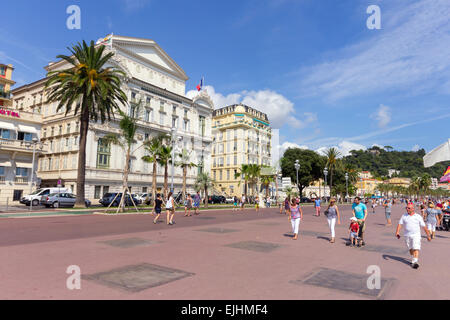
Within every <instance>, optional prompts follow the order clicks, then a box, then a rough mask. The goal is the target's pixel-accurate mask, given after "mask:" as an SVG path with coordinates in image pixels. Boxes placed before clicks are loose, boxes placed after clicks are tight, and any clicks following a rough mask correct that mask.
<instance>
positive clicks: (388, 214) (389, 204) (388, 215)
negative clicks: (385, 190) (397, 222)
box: [383, 199, 392, 227]
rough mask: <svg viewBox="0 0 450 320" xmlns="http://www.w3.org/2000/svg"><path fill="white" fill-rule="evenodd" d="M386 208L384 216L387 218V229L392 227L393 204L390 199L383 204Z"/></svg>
mask: <svg viewBox="0 0 450 320" xmlns="http://www.w3.org/2000/svg"><path fill="white" fill-rule="evenodd" d="M383 207H384V215H385V216H386V221H387V224H386V226H387V227H390V226H392V222H391V211H392V202H391V201H390V200H389V199H386V200H385V201H384V203H383Z"/></svg>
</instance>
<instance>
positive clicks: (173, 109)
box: [172, 105, 177, 114]
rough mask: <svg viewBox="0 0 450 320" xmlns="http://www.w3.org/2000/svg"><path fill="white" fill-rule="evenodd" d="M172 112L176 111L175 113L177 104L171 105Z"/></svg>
mask: <svg viewBox="0 0 450 320" xmlns="http://www.w3.org/2000/svg"><path fill="white" fill-rule="evenodd" d="M172 113H173V114H176V113H177V106H176V105H173V106H172Z"/></svg>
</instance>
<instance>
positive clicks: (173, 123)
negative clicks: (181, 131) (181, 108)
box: [172, 117, 178, 128]
mask: <svg viewBox="0 0 450 320" xmlns="http://www.w3.org/2000/svg"><path fill="white" fill-rule="evenodd" d="M172 127H173V128H178V117H173V118H172Z"/></svg>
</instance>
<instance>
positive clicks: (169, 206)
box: [166, 191, 175, 225]
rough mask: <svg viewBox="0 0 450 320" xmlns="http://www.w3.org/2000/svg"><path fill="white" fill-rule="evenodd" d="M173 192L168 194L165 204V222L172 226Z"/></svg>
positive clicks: (173, 211)
mask: <svg viewBox="0 0 450 320" xmlns="http://www.w3.org/2000/svg"><path fill="white" fill-rule="evenodd" d="M172 194H173V192H172V191H171V192H169V195H168V200H167V203H166V212H167V218H166V222H167V224H168V225H173V216H174V215H175V201H174V200H173V196H172Z"/></svg>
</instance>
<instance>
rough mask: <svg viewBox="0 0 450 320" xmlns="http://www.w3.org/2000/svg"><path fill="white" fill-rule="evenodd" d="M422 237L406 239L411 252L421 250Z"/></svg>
mask: <svg viewBox="0 0 450 320" xmlns="http://www.w3.org/2000/svg"><path fill="white" fill-rule="evenodd" d="M420 240H421V238H420V235H417V236H412V237H405V241H406V246H407V247H408V249H409V250H420Z"/></svg>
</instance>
